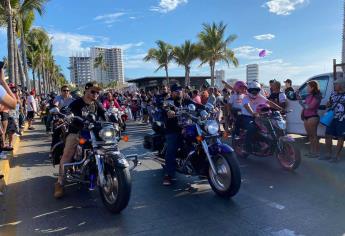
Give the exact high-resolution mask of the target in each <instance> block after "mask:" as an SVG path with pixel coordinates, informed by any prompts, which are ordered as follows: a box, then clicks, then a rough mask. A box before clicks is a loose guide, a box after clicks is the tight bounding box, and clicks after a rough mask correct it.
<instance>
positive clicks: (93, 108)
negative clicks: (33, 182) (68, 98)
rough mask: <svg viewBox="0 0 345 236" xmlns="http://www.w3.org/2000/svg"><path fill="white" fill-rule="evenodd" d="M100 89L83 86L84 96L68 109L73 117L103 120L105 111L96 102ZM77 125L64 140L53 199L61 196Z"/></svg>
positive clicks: (91, 83)
mask: <svg viewBox="0 0 345 236" xmlns="http://www.w3.org/2000/svg"><path fill="white" fill-rule="evenodd" d="M101 90H102V89H101V88H100V87H99V86H98V84H97V83H96V82H89V83H87V84H86V85H85V92H84V96H83V97H81V98H78V99H76V100H75V101H73V102H72V103H71V104H70V105H69V108H70V110H71V112H72V113H73V115H74V116H77V117H85V116H87V115H88V114H90V113H92V114H94V115H96V117H100V118H103V119H104V120H105V110H104V108H103V107H102V105H101V104H100V103H99V102H98V101H97V98H98V96H99V92H100V91H101ZM78 125H79V124H76V125H70V127H69V134H68V135H67V137H66V140H65V148H64V151H63V155H62V157H61V160H60V168H59V177H58V181H57V182H56V183H55V192H54V197H55V198H61V197H62V196H63V193H64V191H63V175H64V173H63V165H64V164H65V163H69V162H71V161H72V158H73V155H74V153H75V151H76V148H77V145H78V142H79V135H78V132H79V129H78V128H77V127H78Z"/></svg>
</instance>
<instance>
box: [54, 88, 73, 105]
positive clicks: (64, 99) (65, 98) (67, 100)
mask: <svg viewBox="0 0 345 236" xmlns="http://www.w3.org/2000/svg"><path fill="white" fill-rule="evenodd" d="M73 101H74V99H73V98H72V96H71V94H70V90H69V87H68V86H67V85H63V86H62V87H61V95H60V96H56V97H55V99H54V105H55V106H57V107H58V108H60V109H61V108H63V107H67V106H69V104H71V103H72V102H73Z"/></svg>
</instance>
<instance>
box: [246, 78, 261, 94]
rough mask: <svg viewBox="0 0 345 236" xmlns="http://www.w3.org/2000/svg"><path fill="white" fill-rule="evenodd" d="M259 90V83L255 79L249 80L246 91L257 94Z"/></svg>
mask: <svg viewBox="0 0 345 236" xmlns="http://www.w3.org/2000/svg"><path fill="white" fill-rule="evenodd" d="M260 90H261V85H260V84H259V83H258V82H257V81H253V82H250V83H249V84H248V89H247V91H248V93H255V94H258V93H259V92H260Z"/></svg>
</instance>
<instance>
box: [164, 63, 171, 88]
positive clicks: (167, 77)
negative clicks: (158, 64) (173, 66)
mask: <svg viewBox="0 0 345 236" xmlns="http://www.w3.org/2000/svg"><path fill="white" fill-rule="evenodd" d="M165 78H166V80H167V86H168V87H170V81H169V73H168V67H167V66H165Z"/></svg>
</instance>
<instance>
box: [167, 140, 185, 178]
mask: <svg viewBox="0 0 345 236" xmlns="http://www.w3.org/2000/svg"><path fill="white" fill-rule="evenodd" d="M165 140H166V141H165V142H166V153H165V169H164V170H165V174H166V175H169V176H170V177H175V169H176V155H177V149H178V148H179V147H180V143H181V142H180V140H181V139H180V135H179V134H178V133H170V134H166V135H165Z"/></svg>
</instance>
